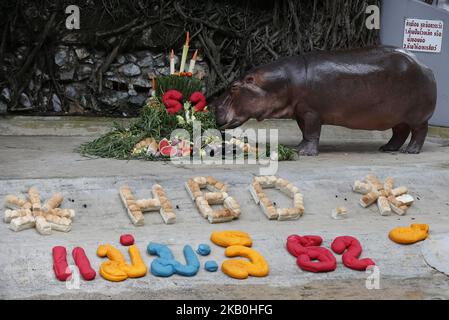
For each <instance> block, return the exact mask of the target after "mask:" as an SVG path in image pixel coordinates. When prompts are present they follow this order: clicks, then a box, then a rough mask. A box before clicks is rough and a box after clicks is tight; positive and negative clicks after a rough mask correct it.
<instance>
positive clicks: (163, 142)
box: [159, 138, 171, 150]
mask: <svg viewBox="0 0 449 320" xmlns="http://www.w3.org/2000/svg"><path fill="white" fill-rule="evenodd" d="M170 145H171V144H170V141H168V140H167V139H165V138H164V139H162V140H161V141H159V150H162V149H163V148H165V147H167V146H170Z"/></svg>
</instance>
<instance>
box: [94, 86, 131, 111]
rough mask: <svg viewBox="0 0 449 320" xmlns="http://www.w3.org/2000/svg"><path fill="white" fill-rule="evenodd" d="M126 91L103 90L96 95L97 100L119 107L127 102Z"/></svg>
mask: <svg viewBox="0 0 449 320" xmlns="http://www.w3.org/2000/svg"><path fill="white" fill-rule="evenodd" d="M127 99H128V93H126V92H122V91H113V90H108V91H105V92H104V93H103V94H102V95H100V96H99V97H98V100H99V101H100V102H102V103H104V104H106V105H108V106H112V107H120V106H124V105H126V103H127V101H128V100H127Z"/></svg>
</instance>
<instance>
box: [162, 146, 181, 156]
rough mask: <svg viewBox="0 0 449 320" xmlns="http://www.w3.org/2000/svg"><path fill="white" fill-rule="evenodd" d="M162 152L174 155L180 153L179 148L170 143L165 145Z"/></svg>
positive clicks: (164, 154)
mask: <svg viewBox="0 0 449 320" xmlns="http://www.w3.org/2000/svg"><path fill="white" fill-rule="evenodd" d="M160 152H161V154H162V155H163V156H166V157H174V156H176V155H177V154H178V149H176V148H175V147H172V146H170V145H168V146H165V147H163V148H162V149H160Z"/></svg>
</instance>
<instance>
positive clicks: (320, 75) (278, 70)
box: [211, 46, 437, 156]
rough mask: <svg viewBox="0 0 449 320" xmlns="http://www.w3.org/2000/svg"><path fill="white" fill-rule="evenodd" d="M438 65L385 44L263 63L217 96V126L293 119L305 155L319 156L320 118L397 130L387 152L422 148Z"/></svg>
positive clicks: (359, 126) (323, 121) (353, 126)
mask: <svg viewBox="0 0 449 320" xmlns="http://www.w3.org/2000/svg"><path fill="white" fill-rule="evenodd" d="M436 97H437V94H436V83H435V78H434V75H433V73H432V71H431V70H430V69H429V68H428V67H426V66H425V65H423V64H422V63H420V62H419V61H418V60H417V58H416V56H415V55H413V54H412V53H410V52H407V51H406V50H403V49H400V48H395V47H389V46H380V47H374V48H361V49H349V50H337V51H318V52H309V53H306V54H303V55H298V56H290V57H285V58H280V59H278V60H277V61H274V62H271V63H268V64H265V65H262V66H259V67H257V68H255V69H253V70H251V71H249V72H247V73H246V74H244V75H243V76H242V77H241V78H240V79H238V80H236V81H233V82H232V83H231V85H230V87H229V88H227V89H226V91H225V92H224V93H223V94H222V95H221V96H220V97H218V98H217V99H215V100H214V101H213V102H212V103H211V107H212V108H214V109H215V116H216V122H217V126H218V127H219V128H220V129H221V130H224V129H232V128H236V127H238V126H240V125H241V124H243V123H244V122H246V121H247V120H248V119H250V118H255V119H257V120H258V121H261V120H264V119H270V118H276V119H295V120H296V122H297V123H298V126H299V128H300V130H301V132H302V141H301V143H299V145H298V151H299V154H300V155H308V156H314V155H318V144H319V140H320V132H321V126H322V125H335V126H343V127H346V128H350V129H361V130H380V131H384V130H388V129H392V131H393V135H392V138H391V139H390V141H388V143H386V144H385V145H383V146H381V147H380V150H381V151H397V150H400V148H401V146H402V145H403V144H404V143H405V141H406V140H407V138H408V136H409V134H410V132H411V139H410V142H409V144H408V145H407V147H406V148H405V149H404V150H402V151H403V152H406V153H412V154H415V153H419V152H420V151H421V148H422V146H423V143H424V140H425V138H426V135H427V130H428V120H429V119H430V117H431V116H432V114H433V112H434V110H435V104H436Z"/></svg>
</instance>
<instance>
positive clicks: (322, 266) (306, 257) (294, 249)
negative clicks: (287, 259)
mask: <svg viewBox="0 0 449 320" xmlns="http://www.w3.org/2000/svg"><path fill="white" fill-rule="evenodd" d="M322 242H323V239H322V238H321V237H319V236H303V237H302V236H299V235H291V236H289V237H288V238H287V250H288V252H290V254H291V255H293V256H295V257H296V264H297V265H298V266H299V267H300V268H301V269H302V270H305V271H310V272H329V271H334V270H335V269H336V268H337V260H336V259H335V257H334V255H333V254H332V252H330V251H329V250H328V249H326V248H323V247H320V245H321V243H322ZM314 260H318V262H315V261H314Z"/></svg>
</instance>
